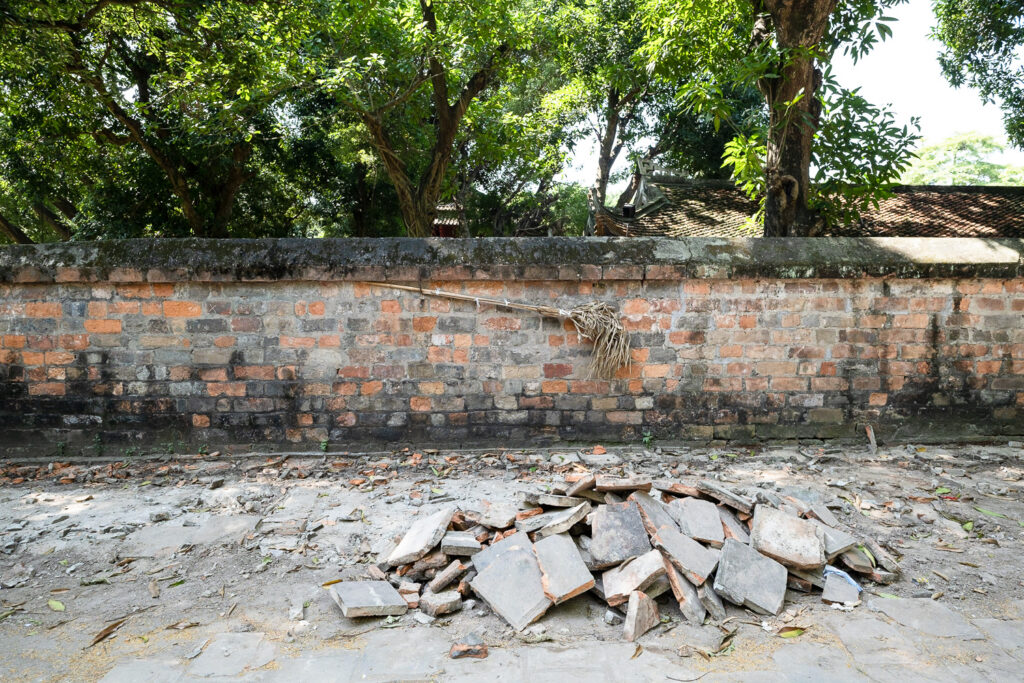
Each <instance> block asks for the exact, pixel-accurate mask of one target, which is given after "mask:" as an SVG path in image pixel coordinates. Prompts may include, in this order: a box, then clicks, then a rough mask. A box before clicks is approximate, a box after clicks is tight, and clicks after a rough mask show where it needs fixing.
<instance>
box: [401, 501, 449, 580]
mask: <svg viewBox="0 0 1024 683" xmlns="http://www.w3.org/2000/svg"><path fill="white" fill-rule="evenodd" d="M454 514H455V508H454V507H451V506H449V507H445V508H442V509H440V510H438V511H437V512H434V513H432V514H429V515H427V516H426V517H424V518H423V519H419V520H416V521H415V522H413V524H412V526H411V527H409V530H408V531H407V532H405V536H403V537H402V540H401V542H400V543H399V544H398V547H396V548H395V549H394V550H393V551H392V552H391V554H390V555H389V556H388V559H387V562H388V564H390V565H391V566H392V567H396V566H398V565H400V564H409V563H410V562H415V561H416V560H418V559H420V558H421V557H423V556H424V555H426V554H427V553H429V552H430V551H431V550H433V549H434V546H436V545H437V544H438V543H440V542H441V539H442V538H444V533H445V530H446V529H447V528H448V523H449V522H450V521H452V515H454Z"/></svg>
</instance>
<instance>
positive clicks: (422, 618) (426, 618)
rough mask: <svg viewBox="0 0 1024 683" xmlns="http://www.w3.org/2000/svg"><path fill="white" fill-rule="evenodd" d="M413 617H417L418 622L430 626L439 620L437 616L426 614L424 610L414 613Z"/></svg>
mask: <svg viewBox="0 0 1024 683" xmlns="http://www.w3.org/2000/svg"><path fill="white" fill-rule="evenodd" d="M412 618H413V619H415V620H416V621H417V622H418V623H420V624H423V625H424V626H428V625H430V624H433V623H434V622H435V621H437V619H436V618H434V617H432V616H430V615H429V614H425V613H423V612H415V613H414V614H413V615H412Z"/></svg>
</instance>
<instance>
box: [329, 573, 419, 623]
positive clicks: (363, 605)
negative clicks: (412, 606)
mask: <svg viewBox="0 0 1024 683" xmlns="http://www.w3.org/2000/svg"><path fill="white" fill-rule="evenodd" d="M330 595H331V598H332V599H333V600H334V602H335V603H337V605H338V607H340V608H341V613H342V614H344V615H345V616H346V617H348V618H350V619H352V618H355V617H389V616H398V615H401V614H405V613H406V612H407V611H408V610H409V605H408V604H407V603H406V602H405V598H403V597H402V596H401V595H400V594H399V593H398V591H397V590H395V587H394V586H392V585H391V584H390V583H388V582H387V581H342V582H341V583H336V584H334V585H333V586H331V587H330Z"/></svg>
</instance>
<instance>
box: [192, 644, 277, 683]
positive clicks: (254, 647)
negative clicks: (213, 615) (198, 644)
mask: <svg viewBox="0 0 1024 683" xmlns="http://www.w3.org/2000/svg"><path fill="white" fill-rule="evenodd" d="M275 657H276V647H275V646H274V644H273V643H272V642H270V640H269V639H268V638H266V636H265V635H264V634H263V633H258V632H252V633H218V634H217V635H215V636H214V637H213V638H211V639H210V641H209V644H208V645H207V646H206V647H204V648H203V649H202V652H201V653H200V654H199V655H198V656H197V657H196V658H195V659H194V660H193V661H192V662H191V663H190V664H188V669H187V671H188V677H189V678H192V679H193V680H195V679H202V678H217V679H220V680H225V679H230V678H234V677H237V676H239V675H241V674H243V673H245V672H255V671H256V670H257V669H260V668H262V667H264V666H266V665H267V664H269V663H270V662H272V661H273V660H274V658H275ZM250 675H252V674H250Z"/></svg>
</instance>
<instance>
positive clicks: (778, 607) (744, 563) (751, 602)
mask: <svg viewBox="0 0 1024 683" xmlns="http://www.w3.org/2000/svg"><path fill="white" fill-rule="evenodd" d="M786 576H787V574H786V568H785V567H783V566H782V565H781V564H779V563H778V562H776V561H775V560H773V559H771V558H770V557H765V556H764V555H762V554H760V553H759V552H757V551H756V550H754V549H753V548H752V547H751V546H749V545H746V544H744V543H740V542H739V541H736V540H733V539H731V538H730V539H729V540H727V541H726V542H725V545H723V546H722V557H721V562H720V563H719V566H718V572H717V573H716V574H715V582H714V586H713V587H714V589H715V592H716V593H718V595H719V596H721V597H723V598H725V599H726V600H728V601H729V602H731V603H733V604H734V605H740V606H742V607H749V608H750V609H752V610H754V611H755V612H759V613H761V614H778V613H779V612H781V611H782V605H783V601H784V600H785V598H786Z"/></svg>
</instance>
